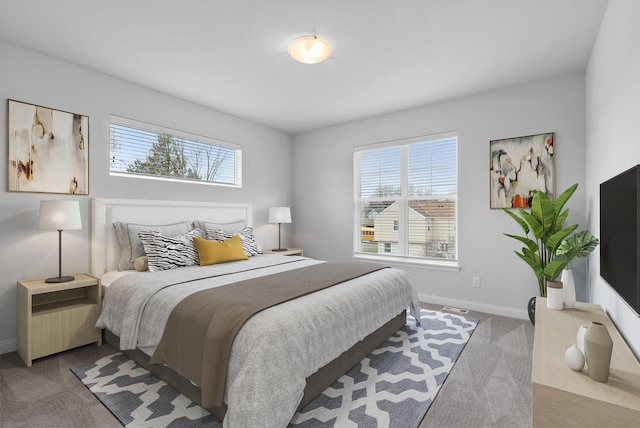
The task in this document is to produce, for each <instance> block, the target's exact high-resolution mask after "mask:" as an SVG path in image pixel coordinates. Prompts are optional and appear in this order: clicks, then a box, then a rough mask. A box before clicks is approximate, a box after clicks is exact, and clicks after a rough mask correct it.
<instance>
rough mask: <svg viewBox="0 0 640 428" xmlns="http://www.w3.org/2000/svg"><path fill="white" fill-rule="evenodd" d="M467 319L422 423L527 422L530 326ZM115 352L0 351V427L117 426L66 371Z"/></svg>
mask: <svg viewBox="0 0 640 428" xmlns="http://www.w3.org/2000/svg"><path fill="white" fill-rule="evenodd" d="M422 306H423V307H424V308H428V309H434V310H440V309H441V306H439V305H431V304H426V303H423V304H422ZM469 316H472V317H474V318H479V319H480V320H481V322H480V323H479V324H478V327H477V328H476V330H475V332H474V333H473V336H472V337H471V339H470V340H469V342H468V343H467V346H466V347H465V350H464V352H463V353H462V354H461V355H460V357H459V358H458V361H457V362H456V365H455V367H454V368H453V370H452V371H451V373H450V374H449V376H448V378H447V381H446V382H445V383H444V385H443V386H442V388H441V389H440V392H439V393H438V398H437V400H435V402H434V403H433V404H432V405H431V407H430V408H429V411H428V412H427V414H426V416H425V417H424V419H423V420H422V422H421V423H420V428H436V427H438V428H442V427H477V428H485V427H486V428H489V427H496V428H501V427H505V428H507V427H509V428H510V427H530V426H531V363H532V361H531V352H532V349H533V326H532V325H531V323H530V322H529V321H525V320H518V319H513V318H506V317H501V316H496V315H490V314H486V313H481V312H473V311H472V312H470V313H469ZM115 352H117V350H116V349H114V348H113V347H111V346H110V345H108V344H104V345H102V346H97V345H95V344H94V345H87V346H83V347H80V348H77V349H73V350H70V351H66V352H62V353H59V354H56V355H52V356H50V357H46V358H40V359H38V360H35V361H34V363H33V366H32V367H29V368H27V367H26V366H25V365H24V363H23V362H22V360H21V359H20V357H19V356H18V354H17V353H16V352H11V353H8V354H3V355H0V427H2V428H32V427H51V428H58V427H81V428H89V427H100V428H116V427H121V426H122V425H121V424H120V423H119V422H118V420H117V419H116V418H115V417H114V416H113V415H112V414H111V413H110V412H109V411H108V410H107V409H106V408H105V407H104V406H103V405H102V404H101V403H100V402H99V401H98V400H96V399H95V397H94V396H93V395H92V394H91V392H89V390H87V388H86V387H85V386H84V385H83V384H82V383H80V382H78V379H77V378H76V377H75V376H74V375H73V374H72V373H71V371H70V370H69V369H70V368H71V367H78V366H80V365H83V364H88V363H91V362H94V361H97V360H99V359H100V358H102V357H104V356H107V355H111V354H113V353H115ZM487 377H491V379H490V381H488V382H485V383H484V384H483V383H482V382H481V381H482V380H483V379H486V378H487Z"/></svg>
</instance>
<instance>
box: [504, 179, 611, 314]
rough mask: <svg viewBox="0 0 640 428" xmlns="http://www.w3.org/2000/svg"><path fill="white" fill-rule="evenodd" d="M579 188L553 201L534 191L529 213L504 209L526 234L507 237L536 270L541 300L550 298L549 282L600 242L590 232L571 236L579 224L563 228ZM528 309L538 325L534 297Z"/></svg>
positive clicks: (571, 188) (523, 210)
mask: <svg viewBox="0 0 640 428" xmlns="http://www.w3.org/2000/svg"><path fill="white" fill-rule="evenodd" d="M577 188H578V184H577V183H576V184H574V185H573V186H571V187H569V188H568V189H567V190H565V191H564V192H562V194H561V195H560V196H558V197H557V198H556V199H555V200H553V201H552V200H551V198H549V196H548V195H547V194H546V193H544V192H540V191H537V192H535V193H534V195H533V198H532V200H531V211H530V212H528V211H526V210H525V209H523V208H519V209H518V212H517V213H516V212H513V211H509V210H507V209H505V210H504V212H506V213H507V214H508V215H509V216H510V217H511V218H513V219H514V220H515V221H516V222H517V223H518V224H519V225H520V227H521V228H522V230H523V231H524V236H519V235H512V234H508V233H505V235H506V236H508V237H510V238H513V239H515V240H517V241H520V242H521V243H523V244H524V245H525V246H524V247H523V248H522V251H521V252H518V251H515V253H516V255H517V256H518V257H520V258H521V259H522V260H523V261H524V262H525V263H527V264H528V265H529V266H530V267H531V268H532V269H533V272H534V273H535V275H536V278H537V279H538V287H539V289H540V296H541V297H546V296H547V281H553V280H555V279H556V278H557V277H558V275H560V273H561V272H562V270H563V269H564V268H565V267H566V266H567V265H569V263H570V262H571V260H573V259H574V258H576V257H584V256H587V255H588V254H589V253H591V251H593V250H594V248H595V247H596V246H597V245H598V243H599V242H598V240H597V239H596V238H595V237H594V236H593V235H591V233H589V232H588V231H582V232H578V233H576V234H574V235H572V236H570V235H571V234H572V233H573V232H575V230H576V229H577V228H578V225H577V224H574V225H572V226H568V227H563V223H564V221H565V220H566V219H567V217H568V215H569V209H568V208H567V209H564V206H565V204H566V203H567V201H568V200H569V198H571V196H572V195H573V193H574V192H575V191H576V189H577ZM530 234H531V236H530ZM528 310H529V319H531V322H532V323H535V297H532V298H531V299H530V300H529V305H528Z"/></svg>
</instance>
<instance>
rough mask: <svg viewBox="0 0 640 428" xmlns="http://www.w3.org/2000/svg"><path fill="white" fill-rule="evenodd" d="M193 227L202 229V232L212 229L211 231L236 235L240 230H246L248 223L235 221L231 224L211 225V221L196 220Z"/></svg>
mask: <svg viewBox="0 0 640 428" xmlns="http://www.w3.org/2000/svg"><path fill="white" fill-rule="evenodd" d="M193 226H194V227H195V228H196V229H200V230H202V231H205V230H207V229H211V230H222V231H224V232H227V233H236V232H238V231H239V230H242V229H244V227H245V226H246V223H245V222H244V221H243V220H239V221H234V222H231V223H211V222H210V221H202V220H194V221H193Z"/></svg>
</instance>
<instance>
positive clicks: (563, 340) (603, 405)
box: [531, 297, 640, 428]
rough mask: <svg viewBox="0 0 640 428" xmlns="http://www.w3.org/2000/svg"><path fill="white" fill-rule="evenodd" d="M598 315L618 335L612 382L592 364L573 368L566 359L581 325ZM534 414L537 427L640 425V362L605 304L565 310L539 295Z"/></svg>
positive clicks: (533, 417)
mask: <svg viewBox="0 0 640 428" xmlns="http://www.w3.org/2000/svg"><path fill="white" fill-rule="evenodd" d="M592 321H598V322H601V323H603V324H604V325H606V326H607V330H608V331H609V334H610V335H611V338H612V339H613V353H612V356H611V366H610V370H609V380H608V382H607V383H600V382H596V381H595V380H593V379H591V378H590V377H589V374H588V372H587V370H586V369H582V371H579V372H576V371H573V370H571V369H570V368H569V367H568V366H567V364H566V363H565V359H564V355H565V352H566V350H567V348H569V347H570V346H571V345H573V344H574V343H576V336H577V333H578V328H579V327H580V326H581V325H583V324H590V323H591V322H592ZM531 415H532V426H533V427H534V428H536V427H560V426H562V427H614V426H615V427H638V426H640V363H639V362H638V360H637V359H636V357H635V356H634V355H633V353H632V352H631V350H630V349H629V347H628V346H627V344H626V343H625V341H624V339H623V338H622V336H621V335H620V333H619V332H618V330H617V329H616V328H615V326H614V325H613V323H612V322H611V320H610V319H609V317H608V316H607V315H606V314H605V313H604V311H603V310H602V308H601V307H600V306H599V305H594V304H589V303H581V302H577V303H576V307H575V308H574V309H565V310H561V311H559V310H553V309H549V308H547V299H545V298H542V297H538V298H537V299H536V326H535V336H534V343H533V370H532V379H531Z"/></svg>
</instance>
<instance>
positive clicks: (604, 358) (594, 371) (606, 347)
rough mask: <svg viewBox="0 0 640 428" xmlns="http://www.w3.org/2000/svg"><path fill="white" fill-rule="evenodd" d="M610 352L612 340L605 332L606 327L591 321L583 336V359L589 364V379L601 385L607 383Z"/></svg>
mask: <svg viewBox="0 0 640 428" xmlns="http://www.w3.org/2000/svg"><path fill="white" fill-rule="evenodd" d="M612 350H613V340H612V339H611V336H610V335H609V332H608V331H607V326H606V325H604V324H602V323H599V322H596V321H592V322H591V324H590V325H589V328H588V329H587V332H586V333H585V334H584V351H585V352H584V357H585V359H586V360H587V364H589V377H590V378H591V379H593V380H596V381H598V382H602V383H606V382H607V380H608V379H609V365H610V364H611V352H612Z"/></svg>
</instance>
